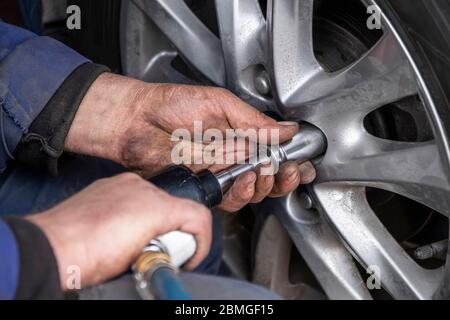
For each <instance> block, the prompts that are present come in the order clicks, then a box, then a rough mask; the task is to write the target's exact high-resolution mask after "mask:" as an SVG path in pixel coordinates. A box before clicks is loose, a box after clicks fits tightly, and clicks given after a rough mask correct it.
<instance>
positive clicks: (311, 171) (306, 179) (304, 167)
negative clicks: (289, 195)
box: [299, 161, 317, 184]
mask: <svg viewBox="0 0 450 320" xmlns="http://www.w3.org/2000/svg"><path fill="white" fill-rule="evenodd" d="M299 170H300V183H301V184H310V183H311V182H313V181H314V180H315V179H316V176H317V173H316V169H315V168H314V166H313V164H312V163H311V161H306V162H303V163H302V164H301V165H300V166H299Z"/></svg>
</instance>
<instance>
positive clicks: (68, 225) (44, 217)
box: [27, 173, 212, 290]
mask: <svg viewBox="0 0 450 320" xmlns="http://www.w3.org/2000/svg"><path fill="white" fill-rule="evenodd" d="M27 219H28V220H30V221H31V222H33V223H34V224H35V225H37V226H38V227H40V228H41V230H42V231H43V232H44V233H45V234H46V236H47V238H48V239H49V242H50V244H51V246H52V248H53V251H54V253H55V256H56V260H57V262H58V268H59V274H60V281H61V287H62V288H63V289H64V290H66V289H67V286H68V283H67V282H68V279H69V276H70V275H71V274H70V273H69V274H68V270H70V269H68V268H69V267H70V266H78V267H79V268H80V271H81V285H82V287H86V286H91V285H95V284H99V283H103V282H105V281H107V280H109V279H112V278H113V277H115V276H118V275H120V274H122V273H123V272H125V271H126V270H127V269H128V268H129V266H130V264H131V263H132V262H133V261H134V259H135V258H136V257H137V256H138V254H139V253H140V251H141V250H142V248H144V247H145V246H146V245H147V244H148V243H149V241H150V240H151V239H154V238H156V237H157V236H159V235H162V234H165V233H167V232H170V231H175V230H180V231H185V232H187V233H190V234H193V235H194V236H195V237H196V240H197V252H196V254H195V256H194V257H193V258H192V259H191V260H190V261H189V262H188V264H187V266H186V269H187V270H192V269H193V268H194V267H196V266H197V265H198V264H199V263H200V262H201V261H202V260H203V259H204V258H205V257H206V255H207V253H208V252H209V247H210V244H211V232H212V231H211V213H210V212H209V210H208V209H206V208H205V207H203V206H201V205H199V204H197V203H194V202H192V201H189V200H184V199H178V198H174V197H172V196H170V195H169V194H167V193H165V192H164V191H162V190H160V189H158V188H156V187H155V186H153V185H152V184H150V183H148V182H147V181H145V180H143V179H142V178H141V177H139V176H138V175H136V174H134V173H125V174H122V175H119V176H116V177H113V178H108V179H103V180H98V181H96V182H94V183H93V184H92V185H90V186H89V187H87V188H86V189H84V190H83V191H81V192H80V193H78V194H76V195H75V196H73V197H72V198H69V199H68V200H66V201H64V202H62V203H60V204H59V205H57V206H56V207H54V208H52V209H50V210H48V211H46V212H44V213H40V214H36V215H31V216H28V217H27Z"/></svg>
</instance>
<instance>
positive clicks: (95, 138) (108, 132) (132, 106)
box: [65, 73, 148, 164]
mask: <svg viewBox="0 0 450 320" xmlns="http://www.w3.org/2000/svg"><path fill="white" fill-rule="evenodd" d="M147 86H148V85H147V84H145V83H144V82H141V81H138V80H133V79H130V78H126V77H122V76H118V75H114V74H111V73H104V74H102V75H101V76H99V77H98V78H97V80H96V81H95V82H94V83H93V84H92V86H91V87H90V88H89V90H88V92H87V94H86V95H85V97H84V98H83V100H82V102H81V104H80V106H79V109H78V112H77V114H76V115H75V118H74V121H73V123H72V126H71V127H70V130H69V134H68V135H67V138H66V141H65V150H66V151H68V152H72V153H77V154H84V155H90V156H95V157H100V158H104V159H109V160H112V161H115V162H117V163H120V164H122V161H121V150H120V149H121V143H120V141H121V140H122V137H123V136H124V135H125V134H126V130H127V128H128V127H130V126H131V123H132V122H133V121H134V114H135V113H136V111H137V109H138V108H139V105H140V104H139V103H137V102H138V101H139V100H140V98H139V96H140V95H141V94H142V92H145V91H146V87H147Z"/></svg>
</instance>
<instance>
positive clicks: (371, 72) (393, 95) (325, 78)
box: [282, 31, 417, 125]
mask: <svg viewBox="0 0 450 320" xmlns="http://www.w3.org/2000/svg"><path fill="white" fill-rule="evenodd" d="M416 93H417V83H416V81H415V79H414V76H413V72H412V69H411V67H410V65H409V63H408V61H407V59H406V57H405V55H404V53H403V50H402V48H401V47H400V46H399V45H398V43H397V40H396V38H395V36H394V34H392V33H391V32H389V31H386V33H385V35H384V36H383V37H382V38H381V39H380V40H379V41H378V42H377V44H375V46H374V47H373V48H372V49H371V50H369V51H368V52H367V53H366V54H365V55H364V56H363V57H361V58H360V59H359V60H358V61H356V62H354V63H353V64H352V65H350V66H349V67H347V68H345V69H343V70H340V71H336V72H332V73H329V72H325V71H322V72H316V73H315V75H314V76H313V77H309V78H308V81H306V82H303V83H301V84H300V85H299V86H298V87H297V88H296V90H295V91H292V92H291V94H290V95H289V96H287V97H286V98H285V100H284V101H282V108H283V110H284V111H285V112H287V113H288V114H289V115H290V117H291V118H298V119H303V120H307V121H311V122H314V123H316V124H318V125H320V123H322V122H324V121H325V122H328V121H330V119H335V120H336V119H337V120H340V119H339V118H340V117H352V118H354V119H356V120H358V121H359V120H361V118H362V117H364V116H365V115H366V114H368V113H369V112H371V111H373V110H375V109H377V108H379V107H381V106H383V105H386V104H389V103H391V102H394V101H398V100H400V99H402V98H405V97H408V96H411V95H414V94H416Z"/></svg>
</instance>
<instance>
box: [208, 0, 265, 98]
mask: <svg viewBox="0 0 450 320" xmlns="http://www.w3.org/2000/svg"><path fill="white" fill-rule="evenodd" d="M216 11H217V18H218V22H219V29H220V37H221V40H222V49H223V51H224V57H225V66H226V68H227V85H228V88H230V89H231V90H232V91H234V92H239V90H242V89H243V90H244V91H248V88H246V85H248V83H249V82H250V83H251V81H243V80H248V79H243V77H245V76H246V74H245V73H244V71H245V70H246V69H247V68H248V67H250V66H255V65H258V64H260V65H262V64H264V63H265V45H266V43H265V40H266V38H265V36H266V21H265V19H264V15H263V13H262V11H261V7H260V5H259V1H258V0H227V1H223V0H216Z"/></svg>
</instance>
